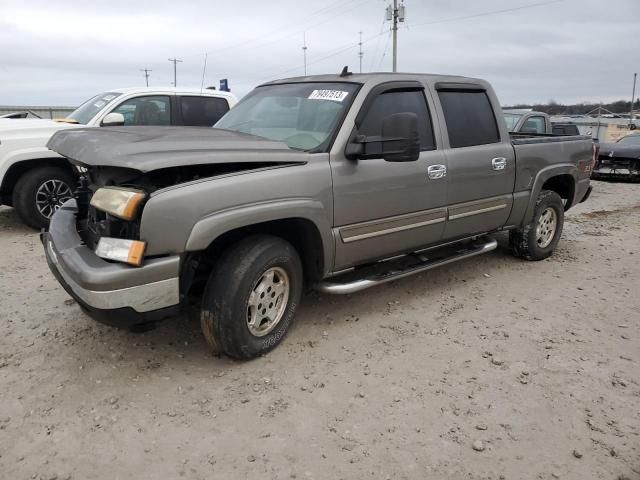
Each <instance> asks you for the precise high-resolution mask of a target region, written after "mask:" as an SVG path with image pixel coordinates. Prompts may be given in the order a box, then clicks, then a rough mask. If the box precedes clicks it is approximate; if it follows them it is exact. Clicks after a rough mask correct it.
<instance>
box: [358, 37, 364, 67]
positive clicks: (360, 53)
mask: <svg viewBox="0 0 640 480" xmlns="http://www.w3.org/2000/svg"><path fill="white" fill-rule="evenodd" d="M359 33H360V41H359V42H358V48H359V50H358V58H359V59H360V73H362V57H363V56H364V53H363V52H362V32H359Z"/></svg>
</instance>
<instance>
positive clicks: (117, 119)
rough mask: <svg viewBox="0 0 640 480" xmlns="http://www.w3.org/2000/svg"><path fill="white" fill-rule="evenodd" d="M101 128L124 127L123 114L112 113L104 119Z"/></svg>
mask: <svg viewBox="0 0 640 480" xmlns="http://www.w3.org/2000/svg"><path fill="white" fill-rule="evenodd" d="M100 126H101V127H122V126H124V115H122V114H121V113H116V112H111V113H107V115H106V116H105V117H104V118H103V119H102V122H101V123H100Z"/></svg>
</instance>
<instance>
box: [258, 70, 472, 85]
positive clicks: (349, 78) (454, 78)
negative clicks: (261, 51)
mask: <svg viewBox="0 0 640 480" xmlns="http://www.w3.org/2000/svg"><path fill="white" fill-rule="evenodd" d="M425 78H427V79H430V80H433V81H440V82H457V83H477V82H484V80H481V79H479V78H471V77H462V76H459V75H441V74H433V73H403V72H397V73H391V72H372V73H351V74H349V75H345V76H342V75H340V74H326V75H308V76H304V77H291V78H283V79H279V80H273V81H270V82H266V83H263V85H276V84H280V83H301V82H350V83H367V82H373V83H381V82H389V81H393V80H414V79H415V80H424V79H425Z"/></svg>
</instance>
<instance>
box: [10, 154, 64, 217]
mask: <svg viewBox="0 0 640 480" xmlns="http://www.w3.org/2000/svg"><path fill="white" fill-rule="evenodd" d="M39 167H60V168H63V169H65V170H67V171H68V172H70V173H73V174H75V173H74V171H73V169H72V168H71V165H70V164H69V162H68V161H67V160H66V159H64V158H38V159H34V160H23V161H21V162H16V163H14V164H13V165H11V166H10V167H9V170H7V172H6V173H5V174H4V178H3V179H2V185H1V186H0V197H1V198H0V199H1V200H2V204H4V205H9V206H11V204H12V202H13V198H12V197H13V188H14V187H15V185H16V183H17V182H18V180H19V179H20V177H22V175H24V174H25V173H26V172H28V171H29V170H33V169H34V168H39Z"/></svg>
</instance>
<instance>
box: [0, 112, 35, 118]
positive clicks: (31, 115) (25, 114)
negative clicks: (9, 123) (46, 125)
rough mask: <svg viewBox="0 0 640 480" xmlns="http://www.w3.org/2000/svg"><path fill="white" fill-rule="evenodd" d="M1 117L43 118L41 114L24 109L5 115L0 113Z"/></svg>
mask: <svg viewBox="0 0 640 480" xmlns="http://www.w3.org/2000/svg"><path fill="white" fill-rule="evenodd" d="M0 118H13V119H17V118H20V119H24V118H42V117H40V116H39V115H37V114H36V113H34V112H32V111H30V110H23V111H20V112H12V113H5V114H4V115H0Z"/></svg>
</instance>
